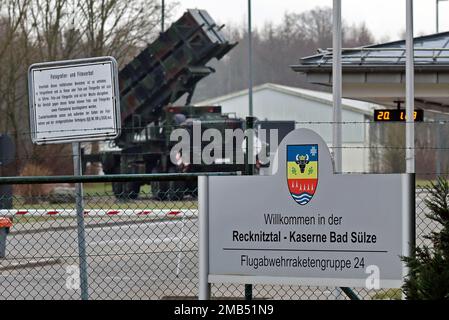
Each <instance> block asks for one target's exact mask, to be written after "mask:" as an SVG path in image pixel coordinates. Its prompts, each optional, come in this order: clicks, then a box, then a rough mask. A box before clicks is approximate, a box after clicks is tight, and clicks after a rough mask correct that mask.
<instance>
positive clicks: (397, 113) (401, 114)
mask: <svg viewBox="0 0 449 320" xmlns="http://www.w3.org/2000/svg"><path fill="white" fill-rule="evenodd" d="M406 119H407V113H406V111H405V110H404V109H381V110H374V121H406ZM414 120H415V121H419V122H421V121H424V110H419V109H418V110H415V111H414Z"/></svg>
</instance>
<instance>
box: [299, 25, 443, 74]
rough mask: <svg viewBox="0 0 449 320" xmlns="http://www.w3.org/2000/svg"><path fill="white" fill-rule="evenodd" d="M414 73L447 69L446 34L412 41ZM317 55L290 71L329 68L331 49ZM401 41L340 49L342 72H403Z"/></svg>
mask: <svg viewBox="0 0 449 320" xmlns="http://www.w3.org/2000/svg"><path fill="white" fill-rule="evenodd" d="M414 47H415V70H416V71H418V72H419V71H427V70H432V69H433V70H439V71H441V70H442V69H447V70H449V32H442V33H436V34H432V35H427V36H422V37H417V38H415V39H414ZM319 51H320V53H319V54H316V55H313V56H308V57H304V58H301V59H300V63H299V64H297V65H292V66H291V68H292V69H293V70H294V71H298V72H305V71H308V70H311V69H313V70H314V71H317V67H320V68H322V69H329V68H332V49H325V50H319ZM405 58H406V55H405V40H400V41H393V42H387V43H382V44H375V45H369V46H364V47H359V48H344V49H343V50H342V65H343V69H346V70H353V69H354V71H364V70H366V69H370V70H373V69H378V68H379V69H381V70H382V71H386V70H389V69H390V70H392V71H394V70H398V69H400V70H402V71H403V70H404V65H405V60H406V59H405Z"/></svg>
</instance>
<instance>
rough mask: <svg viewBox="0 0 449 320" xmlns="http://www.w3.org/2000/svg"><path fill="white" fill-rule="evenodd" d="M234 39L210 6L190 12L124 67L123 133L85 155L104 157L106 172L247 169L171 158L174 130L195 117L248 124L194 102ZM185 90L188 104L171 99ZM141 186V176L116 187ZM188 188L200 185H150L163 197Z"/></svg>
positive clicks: (216, 123)
mask: <svg viewBox="0 0 449 320" xmlns="http://www.w3.org/2000/svg"><path fill="white" fill-rule="evenodd" d="M235 45H236V44H234V43H229V42H228V41H227V40H226V39H225V37H224V36H223V34H222V32H221V27H219V26H217V25H216V24H215V22H214V21H213V20H212V18H211V17H210V16H209V14H208V13H207V12H206V11H204V10H188V11H187V12H185V13H184V15H183V16H182V17H181V18H180V19H179V20H178V21H176V22H175V23H173V24H172V25H171V26H170V28H169V29H167V30H166V31H165V32H164V33H161V34H160V36H159V37H158V38H157V39H156V40H155V41H154V42H153V43H152V44H150V45H149V46H148V47H147V48H145V49H144V50H143V51H142V52H141V53H140V54H139V55H138V56H137V57H135V58H134V60H132V61H131V63H129V64H128V65H126V66H125V67H124V68H123V69H122V70H121V71H120V72H119V82H120V96H121V101H120V107H121V119H122V133H121V135H120V136H119V137H118V138H117V139H116V140H115V141H114V147H115V151H110V152H104V153H101V154H98V155H95V154H93V155H92V154H91V155H86V156H85V157H84V161H85V162H88V161H89V162H95V161H100V162H101V163H102V167H103V171H104V173H105V174H117V173H123V174H132V173H174V172H214V171H215V172H216V171H241V170H243V166H242V165H232V164H230V163H229V162H227V163H225V162H220V163H214V164H210V165H204V164H201V165H186V161H184V162H182V163H179V164H177V163H172V162H171V161H170V150H171V148H172V146H173V145H174V144H175V143H176V142H171V141H170V133H171V132H172V130H174V129H176V128H186V129H187V130H190V129H191V124H192V120H200V121H201V127H202V130H205V129H207V128H216V129H218V130H219V131H221V132H223V131H224V130H225V129H227V128H230V129H236V128H243V126H244V121H243V120H242V119H237V118H232V117H230V116H227V115H223V114H222V112H221V108H220V107H212V106H211V107H193V106H190V102H191V99H192V95H193V92H194V90H195V86H196V84H197V83H198V81H200V80H201V79H203V78H204V77H206V76H208V75H209V74H211V73H212V72H213V71H214V70H213V69H212V68H210V67H208V66H206V64H207V62H209V61H210V60H211V59H213V58H216V59H221V58H222V57H223V56H224V55H225V54H226V53H227V52H229V51H230V50H231V49H232V48H233V47H234V46H235ZM185 94H186V95H187V98H186V105H184V106H173V105H172V104H173V103H174V102H175V101H177V100H178V99H179V98H180V97H182V96H183V95H185ZM196 151H197V152H198V150H196ZM141 186H142V183H140V182H125V183H120V182H118V183H114V184H113V191H114V194H115V196H116V197H118V198H123V199H129V198H131V199H133V198H137V196H138V194H139V191H140V187H141ZM185 189H188V190H191V192H192V193H193V194H194V195H195V191H194V190H195V189H196V185H195V183H191V184H190V185H186V183H184V182H178V181H172V182H154V183H152V185H151V191H152V193H153V195H154V196H155V197H156V198H158V199H167V198H168V199H170V198H171V199H175V198H177V199H178V198H181V197H182V196H183V195H184V193H183V192H184V190H185ZM176 190H179V191H176Z"/></svg>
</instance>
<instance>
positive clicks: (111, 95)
mask: <svg viewBox="0 0 449 320" xmlns="http://www.w3.org/2000/svg"><path fill="white" fill-rule="evenodd" d="M28 76H29V90H30V117H31V132H32V135H31V136H32V140H33V142H34V143H37V144H46V143H65V142H75V141H78V142H79V141H92V140H106V139H113V138H115V137H117V136H118V134H119V133H120V113H119V111H120V106H119V100H120V99H119V91H118V81H117V64H116V61H115V59H114V58H112V57H102V58H93V59H82V60H72V61H62V62H50V63H41V64H33V65H32V66H31V67H30V69H29V74H28Z"/></svg>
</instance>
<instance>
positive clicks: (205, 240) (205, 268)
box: [198, 176, 210, 300]
mask: <svg viewBox="0 0 449 320" xmlns="http://www.w3.org/2000/svg"><path fill="white" fill-rule="evenodd" d="M198 210H199V233H200V235H199V256H200V257H199V267H198V271H199V276H198V279H199V287H200V288H199V295H198V298H199V300H209V299H210V284H209V280H208V277H209V178H208V177H207V176H201V177H198Z"/></svg>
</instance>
